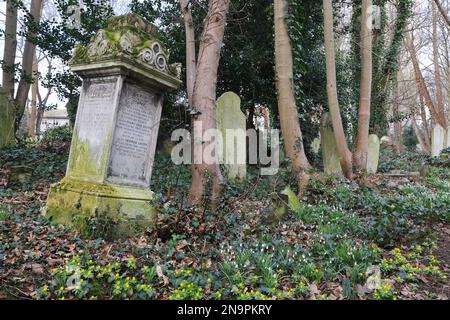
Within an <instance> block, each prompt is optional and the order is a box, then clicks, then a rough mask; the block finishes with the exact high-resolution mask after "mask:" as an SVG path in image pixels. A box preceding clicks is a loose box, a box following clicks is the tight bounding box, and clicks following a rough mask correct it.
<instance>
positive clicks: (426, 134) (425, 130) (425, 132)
mask: <svg viewBox="0 0 450 320" xmlns="http://www.w3.org/2000/svg"><path fill="white" fill-rule="evenodd" d="M419 103H420V105H419V108H420V118H421V120H422V126H423V135H424V139H425V141H426V144H427V145H428V146H429V147H430V145H431V138H430V137H431V131H430V129H429V127H428V119H427V113H426V112H425V106H424V103H423V97H422V96H421V95H420V94H419Z"/></svg>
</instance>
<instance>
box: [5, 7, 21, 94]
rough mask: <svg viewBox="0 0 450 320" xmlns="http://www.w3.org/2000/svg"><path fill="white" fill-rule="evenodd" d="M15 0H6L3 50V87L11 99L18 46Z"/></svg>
mask: <svg viewBox="0 0 450 320" xmlns="http://www.w3.org/2000/svg"><path fill="white" fill-rule="evenodd" d="M13 2H14V1H13V0H7V1H6V19H5V48H4V51H3V78H2V79H3V89H4V90H5V91H6V92H7V93H8V95H9V99H11V100H12V99H13V98H14V63H15V60H16V48H17V7H15V6H14V4H13Z"/></svg>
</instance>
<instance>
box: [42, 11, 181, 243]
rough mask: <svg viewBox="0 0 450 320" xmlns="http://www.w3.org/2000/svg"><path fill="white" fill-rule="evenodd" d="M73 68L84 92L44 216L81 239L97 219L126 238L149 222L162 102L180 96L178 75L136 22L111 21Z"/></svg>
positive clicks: (151, 32)
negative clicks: (170, 93)
mask: <svg viewBox="0 0 450 320" xmlns="http://www.w3.org/2000/svg"><path fill="white" fill-rule="evenodd" d="M71 67H72V70H73V71H74V72H76V73H77V74H79V75H80V76H81V77H82V78H83V86H82V89H81V95H80V99H79V104H78V110H77V118H76V122H75V127H74V133H73V138H72V144H71V150H70V156H69V162H68V165H67V172H66V177H65V178H64V179H63V180H62V181H60V182H59V183H57V184H54V185H52V186H51V189H50V192H49V195H48V200H47V211H46V214H47V216H49V217H51V218H52V219H53V220H54V221H55V222H57V223H63V224H66V225H69V226H73V227H75V228H77V229H78V230H80V231H81V232H83V233H88V231H89V230H88V229H89V228H86V227H87V226H88V225H89V224H90V223H91V224H92V221H93V219H96V217H98V216H99V215H102V216H103V217H107V220H108V221H107V222H103V223H110V225H109V226H110V227H111V226H113V227H114V229H115V232H113V233H114V235H115V236H118V237H120V236H124V235H129V234H130V233H131V232H132V231H134V230H136V229H142V228H143V227H145V226H149V225H151V224H152V223H153V222H154V217H155V209H154V207H153V205H152V198H153V194H152V192H151V191H150V189H149V185H150V179H151V175H152V167H153V159H154V155H155V148H156V140H157V137H158V128H159V121H160V117H161V108H162V102H163V94H164V92H167V91H170V90H175V89H177V88H178V86H179V84H180V80H179V74H178V73H177V72H176V69H177V68H175V67H174V66H169V65H168V53H167V51H166V50H165V49H164V47H163V45H162V44H161V43H160V42H159V41H158V38H157V36H156V29H155V28H154V27H153V26H152V25H151V24H148V23H146V22H145V21H144V20H143V19H142V18H140V17H139V16H136V15H125V16H120V17H114V18H111V19H110V20H109V23H108V27H107V29H105V30H100V31H99V32H98V33H97V34H96V35H95V36H94V37H93V39H92V40H91V42H90V43H89V44H88V45H87V46H86V47H78V48H77V49H76V51H75V55H74V57H73V59H72V61H71ZM94 222H95V221H94ZM94 236H95V235H94Z"/></svg>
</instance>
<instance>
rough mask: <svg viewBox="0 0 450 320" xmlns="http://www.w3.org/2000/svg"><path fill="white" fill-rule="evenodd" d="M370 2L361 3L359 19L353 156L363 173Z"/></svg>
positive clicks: (368, 98) (369, 74)
mask: <svg viewBox="0 0 450 320" xmlns="http://www.w3.org/2000/svg"><path fill="white" fill-rule="evenodd" d="M371 6H372V0H363V1H362V18H361V85H360V96H359V112H358V131H357V137H356V150H355V152H354V154H353V161H354V165H355V167H356V168H357V169H358V170H359V171H365V170H366V166H367V151H368V150H367V149H368V141H369V125H370V101H371V96H372V28H370V27H371V26H370V25H368V21H369V19H371V18H372V17H371V16H370V15H369V10H370V8H371Z"/></svg>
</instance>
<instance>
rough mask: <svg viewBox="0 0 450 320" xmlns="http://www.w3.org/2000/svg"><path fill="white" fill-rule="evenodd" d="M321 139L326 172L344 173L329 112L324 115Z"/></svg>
mask: <svg viewBox="0 0 450 320" xmlns="http://www.w3.org/2000/svg"><path fill="white" fill-rule="evenodd" d="M320 139H321V140H322V141H321V144H322V160H323V170H324V172H325V173H326V174H337V175H340V174H342V168H341V162H340V158H339V154H338V151H337V147H336V140H335V138H334V131H333V126H332V124H331V117H330V114H329V113H324V114H323V115H322V123H321V127H320Z"/></svg>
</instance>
